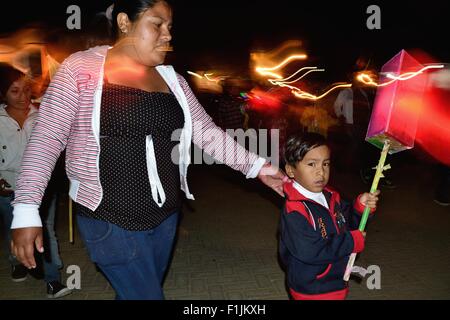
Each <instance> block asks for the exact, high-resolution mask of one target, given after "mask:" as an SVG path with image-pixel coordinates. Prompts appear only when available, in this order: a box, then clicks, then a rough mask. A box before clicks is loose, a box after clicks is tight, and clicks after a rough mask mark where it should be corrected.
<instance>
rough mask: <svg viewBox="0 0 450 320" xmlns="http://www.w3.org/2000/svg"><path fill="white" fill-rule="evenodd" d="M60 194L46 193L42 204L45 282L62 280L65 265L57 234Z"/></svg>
mask: <svg viewBox="0 0 450 320" xmlns="http://www.w3.org/2000/svg"><path fill="white" fill-rule="evenodd" d="M58 196H59V194H58V193H56V192H54V193H50V194H49V195H47V194H46V195H45V197H44V199H43V202H42V205H41V209H40V211H41V217H42V220H43V221H42V222H43V224H44V229H43V233H44V248H45V251H44V256H43V260H44V280H45V282H51V281H61V273H60V272H59V269H61V268H62V267H63V263H62V261H61V257H60V256H59V247H58V239H57V238H56V234H55V214H56V205H57V201H58Z"/></svg>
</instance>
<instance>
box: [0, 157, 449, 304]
mask: <svg viewBox="0 0 450 320" xmlns="http://www.w3.org/2000/svg"><path fill="white" fill-rule="evenodd" d="M394 178H395V179H396V180H395V181H396V182H397V184H398V188H397V189H395V190H383V192H382V200H381V203H380V205H379V210H378V213H377V217H376V219H375V220H374V221H372V223H371V224H370V226H369V228H368V236H367V242H366V250H365V251H364V252H363V254H362V255H361V256H360V259H359V260H358V262H357V264H358V265H361V266H364V267H367V266H369V265H378V266H379V267H380V268H381V289H380V290H376V289H375V290H369V289H368V288H367V287H366V282H365V281H362V282H360V283H358V282H357V281H351V290H350V296H349V299H450V273H449V270H450V268H449V267H450V250H449V244H450V232H449V230H450V207H441V206H438V205H437V204H435V203H434V202H433V201H432V199H433V192H432V191H433V190H432V189H433V188H434V185H435V181H434V171H433V170H431V167H430V166H429V165H426V164H424V163H418V162H415V161H412V162H411V163H410V164H403V165H400V166H398V167H396V168H395V169H394ZM190 181H191V189H192V191H193V193H194V195H195V196H196V199H197V200H196V201H193V202H190V203H189V206H186V207H185V209H184V216H183V218H182V220H181V223H180V227H179V232H178V240H177V243H176V247H175V252H174V257H173V260H172V263H171V265H170V270H169V272H168V275H167V279H166V281H165V285H164V289H165V293H166V297H167V299H177V300H178V299H205V300H209V299H219V300H222V299H224V300H228V299H243V300H246V299H263V300H265V299H273V300H286V299H288V296H287V294H286V291H285V287H284V274H283V272H282V270H281V268H280V266H279V264H278V261H277V238H276V229H277V223H278V216H279V206H280V201H279V199H277V197H276V196H275V195H274V194H272V193H271V191H270V190H266V189H265V187H262V186H261V185H259V184H258V183H256V182H254V181H246V180H245V178H243V177H241V175H240V174H239V173H234V172H233V171H232V170H231V169H228V168H225V167H224V166H219V165H216V166H193V167H192V169H191V171H190ZM333 184H334V186H335V187H337V188H338V190H340V191H341V193H342V194H343V195H344V196H346V197H352V196H355V195H356V194H357V193H358V192H360V191H364V190H366V189H367V186H365V185H364V184H362V182H361V181H360V180H359V177H358V176H357V175H356V174H355V173H336V172H334V173H333ZM60 207H61V214H60V216H59V221H58V224H57V229H58V234H59V238H60V246H61V253H62V257H63V260H64V262H65V265H66V267H67V266H69V265H78V266H80V268H81V276H82V283H81V290H76V291H75V292H74V293H73V294H72V295H70V296H68V297H67V299H113V298H114V292H113V290H112V289H111V287H110V286H109V284H108V282H107V281H106V280H105V279H104V277H103V276H102V274H101V273H99V272H97V270H96V268H95V266H94V265H93V264H92V263H91V262H90V261H89V259H88V257H87V254H86V252H85V249H84V247H83V244H82V243H81V240H80V238H79V237H78V235H77V234H76V237H75V243H74V244H70V243H69V242H68V231H67V229H68V228H67V214H66V213H65V212H66V211H67V209H66V203H65V202H62V203H61V205H60ZM1 248H2V252H1V257H2V260H1V261H2V263H0V266H1V267H0V299H46V295H45V294H46V293H45V287H44V282H43V281H42V280H35V279H33V278H28V279H27V280H26V281H24V282H22V283H13V282H12V281H11V279H10V274H9V266H8V264H7V262H6V254H5V250H3V248H4V246H2V247H1ZM67 276H68V274H66V273H65V272H64V273H63V277H64V278H66V277H67Z"/></svg>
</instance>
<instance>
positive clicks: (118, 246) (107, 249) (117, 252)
mask: <svg viewBox="0 0 450 320" xmlns="http://www.w3.org/2000/svg"><path fill="white" fill-rule="evenodd" d="M77 222H78V228H79V231H80V235H81V237H82V238H83V241H84V243H85V245H86V247H87V250H88V253H89V256H90V258H91V260H92V261H93V262H95V263H96V264H97V265H98V267H99V268H100V269H101V270H102V272H103V273H104V274H105V276H106V277H107V278H108V280H109V282H110V283H111V285H112V287H113V288H114V290H115V292H116V299H120V300H123V299H126V300H162V299H164V294H163V291H162V282H163V278H164V274H165V272H166V269H167V265H168V263H169V260H170V256H171V252H172V246H173V242H174V238H175V233H176V229H177V222H178V213H174V214H172V215H170V216H169V217H168V218H167V219H166V220H164V221H163V222H162V223H161V224H160V225H159V226H157V227H155V228H153V229H151V230H148V231H129V230H125V229H123V228H120V227H118V226H117V225H115V224H112V223H109V222H106V221H101V220H97V219H92V218H87V217H83V216H80V215H78V216H77Z"/></svg>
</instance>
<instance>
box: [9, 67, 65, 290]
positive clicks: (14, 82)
mask: <svg viewBox="0 0 450 320" xmlns="http://www.w3.org/2000/svg"><path fill="white" fill-rule="evenodd" d="M0 97H1V98H2V100H3V102H4V104H1V105H0V146H1V147H0V148H1V149H0V150H1V151H0V154H1V163H0V215H1V216H2V218H3V224H4V226H5V235H6V240H7V241H6V242H7V245H8V247H9V244H10V242H11V230H10V227H11V222H12V220H13V207H12V206H11V203H12V201H13V199H14V190H15V189H16V179H17V176H18V174H19V168H20V163H21V161H22V156H23V153H24V150H25V147H26V145H27V142H28V140H29V138H30V134H31V131H32V128H33V124H34V122H35V120H36V118H37V114H38V110H37V108H36V107H35V106H34V105H32V104H31V82H30V80H29V78H28V77H27V76H25V75H24V74H23V73H22V72H20V71H18V70H16V69H15V68H13V67H11V66H9V65H7V64H0ZM55 212H56V197H54V196H53V194H51V193H50V192H47V193H46V200H45V201H44V203H43V205H42V206H41V210H40V213H41V215H42V217H43V218H44V224H45V226H46V229H45V234H46V239H48V241H47V243H48V245H49V246H48V252H49V254H48V255H47V257H45V258H44V261H43V262H44V281H45V282H46V286H47V295H48V297H49V298H60V297H63V296H65V295H68V294H70V293H71V290H70V289H68V288H67V287H66V286H64V285H63V284H62V283H61V273H60V271H59V269H60V268H62V266H63V265H62V261H61V258H60V257H59V252H58V242H57V239H56V235H55V229H54V220H55ZM9 261H10V263H11V267H12V268H11V269H12V271H11V278H12V281H14V282H21V281H24V280H26V278H27V275H28V270H27V268H25V266H24V265H22V264H21V263H20V262H19V261H17V259H16V257H15V256H14V255H13V254H10V255H9Z"/></svg>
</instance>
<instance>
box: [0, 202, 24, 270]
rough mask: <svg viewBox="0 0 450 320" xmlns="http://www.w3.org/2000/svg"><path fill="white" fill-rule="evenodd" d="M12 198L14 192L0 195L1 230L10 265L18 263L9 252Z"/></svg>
mask: <svg viewBox="0 0 450 320" xmlns="http://www.w3.org/2000/svg"><path fill="white" fill-rule="evenodd" d="M13 199H14V194H11V195H10V196H8V197H3V196H0V216H1V217H2V220H3V229H4V230H3V232H4V237H5V244H6V247H7V248H6V249H7V252H9V256H8V260H9V262H10V263H11V265H14V266H15V265H18V264H20V262H19V261H17V259H16V257H14V256H13V255H12V254H11V223H12V220H13V207H12V205H11V202H12V201H13Z"/></svg>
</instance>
